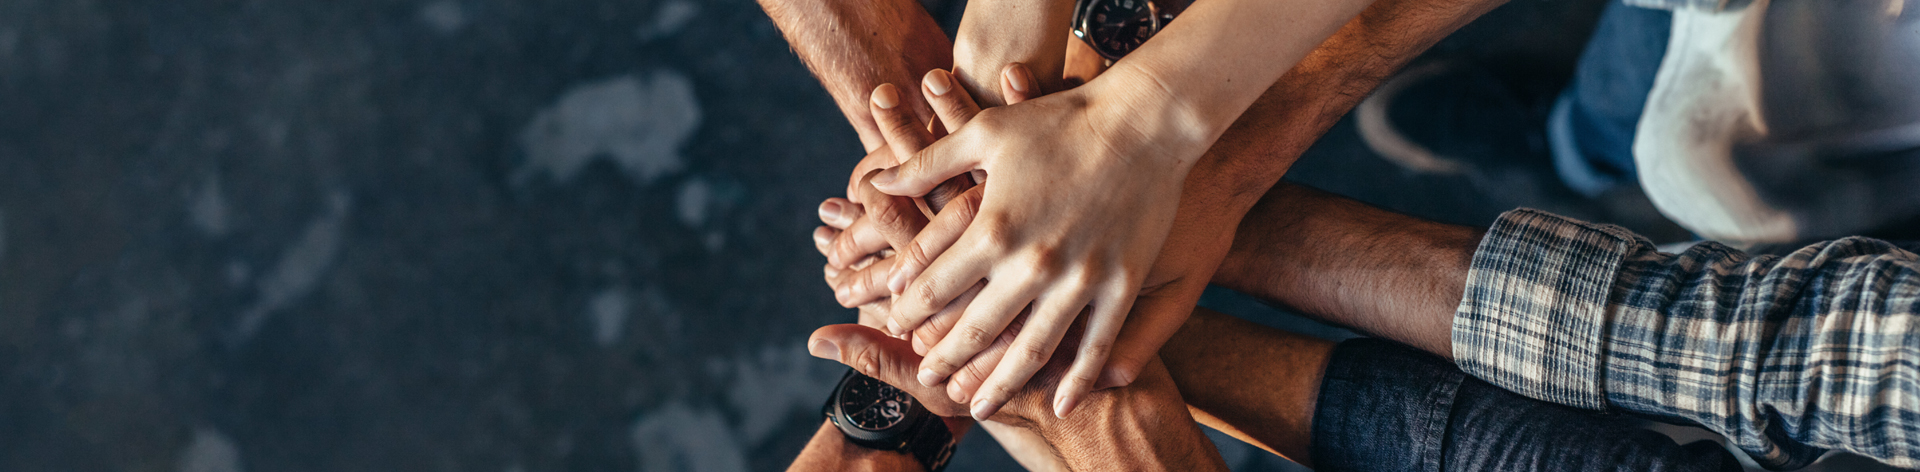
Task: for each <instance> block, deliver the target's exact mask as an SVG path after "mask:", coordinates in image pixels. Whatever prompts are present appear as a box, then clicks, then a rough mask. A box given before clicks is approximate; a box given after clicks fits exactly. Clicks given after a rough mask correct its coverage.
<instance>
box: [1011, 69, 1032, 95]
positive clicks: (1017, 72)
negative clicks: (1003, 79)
mask: <svg viewBox="0 0 1920 472" xmlns="http://www.w3.org/2000/svg"><path fill="white" fill-rule="evenodd" d="M1007 84H1009V85H1012V86H1013V89H1014V90H1016V91H1019V92H1020V93H1027V91H1028V90H1033V75H1032V74H1031V73H1029V72H1027V68H1025V67H1015V68H1013V69H1011V70H1008V71H1007Z"/></svg>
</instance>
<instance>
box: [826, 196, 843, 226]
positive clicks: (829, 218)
mask: <svg viewBox="0 0 1920 472" xmlns="http://www.w3.org/2000/svg"><path fill="white" fill-rule="evenodd" d="M845 210H846V209H845V208H841V207H840V202H836V201H832V200H828V201H825V202H821V203H820V221H825V222H828V223H832V222H835V221H840V213H841V212H842V211H845Z"/></svg>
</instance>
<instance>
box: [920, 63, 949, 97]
mask: <svg viewBox="0 0 1920 472" xmlns="http://www.w3.org/2000/svg"><path fill="white" fill-rule="evenodd" d="M921 82H924V83H926V85H927V91H928V92H933V94H934V95H935V96H940V95H946V94H947V91H949V90H953V79H952V78H949V77H948V76H947V71H944V70H940V69H934V70H931V71H927V78H926V79H923V80H921Z"/></svg>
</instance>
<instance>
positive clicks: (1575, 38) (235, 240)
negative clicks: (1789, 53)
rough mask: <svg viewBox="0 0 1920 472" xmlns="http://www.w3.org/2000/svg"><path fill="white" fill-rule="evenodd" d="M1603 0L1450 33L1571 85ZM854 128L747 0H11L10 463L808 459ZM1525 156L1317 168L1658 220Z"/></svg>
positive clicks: (1331, 178)
mask: <svg viewBox="0 0 1920 472" xmlns="http://www.w3.org/2000/svg"><path fill="white" fill-rule="evenodd" d="M934 6H935V8H934V11H936V12H937V13H939V15H940V16H942V17H943V19H944V20H946V21H948V22H949V24H951V23H952V22H953V21H954V20H955V17H954V13H955V12H957V11H958V10H959V9H958V6H959V4H958V3H957V2H954V3H948V2H939V3H937V4H935V5H934ZM1595 7H1596V5H1594V4H1592V3H1591V2H1546V1H1532V0H1521V1H1516V2H1515V3H1514V4H1512V5H1509V6H1507V7H1503V8H1502V9H1500V10H1497V11H1496V12H1495V13H1494V14H1493V15H1490V16H1489V17H1488V18H1487V19H1486V20H1484V21H1483V22H1481V23H1477V24H1476V25H1474V26H1471V27H1469V28H1468V30H1466V31H1464V32H1462V33H1461V34H1459V35H1457V36H1456V37H1454V38H1452V39H1450V40H1448V41H1447V42H1445V43H1443V44H1442V45H1441V46H1440V47H1438V48H1436V53H1435V57H1451V58H1456V59H1459V58H1465V59H1471V60H1474V61H1480V62H1484V63H1487V64H1495V65H1496V67H1499V68H1502V69H1503V70H1514V71H1522V72H1525V73H1524V74H1521V76H1523V77H1531V79H1528V80H1538V81H1541V82H1539V83H1542V84H1547V85H1543V86H1542V87H1546V88H1551V87H1552V84H1553V83H1554V82H1553V81H1555V80H1564V76H1565V74H1566V71H1567V69H1568V67H1570V64H1571V61H1572V59H1573V57H1574V55H1575V54H1576V53H1577V52H1578V47H1579V44H1580V40H1581V36H1582V35H1583V33H1581V32H1582V31H1585V29H1586V28H1588V27H1589V26H1588V25H1587V22H1590V21H1591V18H1592V16H1593V12H1594V11H1595ZM858 151H859V145H858V143H857V141H856V140H855V138H854V135H853V133H852V132H851V130H850V129H849V128H847V126H846V125H845V124H844V122H843V121H842V120H841V119H840V118H839V117H838V115H837V113H836V111H835V108H834V107H833V105H832V103H831V102H830V101H829V100H828V98H827V96H826V95H825V93H823V92H822V91H821V90H820V89H819V88H818V87H817V85H816V84H815V83H814V82H813V80H812V79H811V78H810V77H809V75H808V74H807V73H806V71H805V70H804V69H803V68H802V67H801V65H800V63H799V62H798V61H797V60H795V59H794V58H793V57H792V55H791V54H790V53H789V51H788V49H787V46H786V45H785V44H784V43H783V42H782V41H781V39H780V38H779V36H778V34H777V32H776V31H775V30H774V28H773V26H772V24H771V23H770V22H768V21H767V19H766V18H765V17H764V16H763V15H762V14H761V12H760V11H759V9H758V8H757V7H756V6H755V5H754V4H753V3H752V2H751V1H748V0H713V1H705V2H691V1H688V0H636V1H602V0H594V1H575V2H529V1H508V0H421V1H379V0H343V1H328V2H272V1H259V0H246V1H213V0H176V1H168V2H111V1H96V0H0V470H7V471H14V470H18V471H53V470H61V471H108V470H115V471H117V470H127V471H196V472H198V471H239V470H250V471H336V470H338V471H347V470H408V471H413V470H419V471H439V470H447V471H453V470H458V471H475V470H483V471H508V472H516V471H528V472H532V471H553V470H583V471H584V470H635V469H636V468H637V469H639V470H647V471H660V470H702V471H709V470H710V471H724V470H749V469H750V470H777V469H780V468H782V467H783V466H784V465H785V464H786V463H787V461H789V460H790V459H791V457H792V456H793V455H794V454H795V453H796V452H797V451H798V450H799V448H800V447H801V445H802V444H803V443H804V442H805V440H806V437H807V435H808V434H809V432H811V431H812V430H813V428H814V427H815V426H816V425H817V424H818V418H817V415H818V409H817V407H818V404H819V402H820V401H821V399H822V398H823V397H822V395H824V393H825V392H826V391H827V388H828V387H829V386H830V385H831V382H832V381H833V380H834V379H835V378H836V377H837V375H838V372H839V371H840V369H839V368H838V367H837V366H835V365H833V364H832V363H829V362H825V361H819V360H816V359H813V358H811V357H808V356H807V355H806V353H805V350H804V348H803V347H802V342H803V341H804V339H805V337H806V336H807V334H808V333H809V332H810V331H811V330H812V329H813V328H814V327H817V326H819V325H823V324H827V323H832V322H843V321H845V320H848V319H850V316H851V315H850V312H849V311H848V310H844V309H840V308H838V307H837V306H835V305H834V303H833V300H832V298H831V295H830V294H829V293H828V292H827V291H826V290H825V289H824V288H823V287H824V285H823V284H822V283H821V281H820V280H819V274H820V272H819V266H820V264H821V263H822V260H821V258H820V257H819V256H818V255H816V254H815V253H814V251H813V249H812V247H811V245H810V243H809V241H808V236H807V235H808V234H809V232H810V231H811V229H812V228H813V227H814V226H815V225H816V224H817V222H816V217H815V216H814V215H815V212H814V208H815V206H816V205H817V204H818V203H819V201H820V200H821V199H823V198H826V197H829V196H832V195H833V194H834V193H835V192H836V191H837V190H838V189H840V188H841V187H842V183H843V182H844V180H843V179H844V176H845V172H847V169H849V168H850V166H851V165H852V164H853V163H854V162H855V161H856V160H857V159H858V157H859V152H858ZM1514 162H1519V163H1520V164H1516V165H1512V166H1507V165H1498V166H1494V165H1490V166H1487V167H1485V169H1488V170H1486V171H1474V172H1469V173H1466V174H1460V175H1428V174H1421V173H1417V172H1412V171H1407V170H1402V169H1401V168H1399V167H1396V166H1394V165H1393V164H1391V163H1389V162H1386V161H1383V160H1381V159H1379V158H1378V157H1375V156H1373V155H1372V154H1370V153H1368V152H1367V151H1366V148H1365V147H1364V146H1363V145H1361V144H1360V142H1359V140H1358V138H1356V137H1355V134H1354V132H1353V130H1352V127H1351V126H1350V125H1349V124H1343V125H1342V126H1341V127H1340V128H1337V129H1335V130H1334V131H1333V132H1332V133H1330V134H1329V135H1328V136H1327V138H1326V139H1325V140H1323V142H1322V143H1321V145H1320V146H1319V147H1316V148H1315V149H1314V151H1313V152H1312V153H1310V155H1309V156H1308V157H1307V158H1306V159H1304V160H1303V161H1302V162H1301V163H1300V164H1299V165H1298V167H1297V170H1296V171H1295V173H1294V174H1293V176H1292V178H1294V179H1296V180H1300V181H1304V182H1309V183H1312V184H1315V185H1319V186H1323V187H1325V188H1328V189H1330V190H1334V191H1338V192H1342V193H1347V194H1351V195H1356V196H1358V197H1361V198H1363V199H1366V200H1369V201H1373V202H1376V203H1379V204H1382V205H1385V206H1388V207H1392V208H1396V209H1400V210H1403V211H1408V212H1412V213H1415V214H1420V215H1425V216H1430V217H1436V218H1440V219H1444V220H1448V221H1456V222H1463V223H1484V222H1487V221H1490V220H1491V219H1492V218H1493V216H1494V215H1496V214H1497V213H1498V212H1499V211H1501V210H1505V209H1508V208H1511V207H1514V206H1518V205H1533V206H1540V207H1545V208H1548V209H1552V210H1556V211H1561V212H1565V213H1569V214H1573V215H1575V216H1581V217H1588V218H1602V219H1616V220H1621V221H1626V222H1628V223H1629V224H1633V225H1636V227H1639V228H1643V229H1651V230H1659V229H1660V226H1659V224H1658V222H1657V216H1649V215H1651V213H1650V210H1648V209H1646V208H1644V207H1642V206H1635V205H1636V204H1635V203H1633V199H1632V198H1630V197H1624V198H1623V199H1621V200H1620V201H1624V202H1627V203H1618V202H1612V201H1602V202H1593V201H1585V200H1580V199H1576V198H1573V197H1572V196H1571V194H1570V193H1569V192H1567V191H1566V190H1564V189H1562V188H1560V187H1558V184H1556V183H1554V182H1553V181H1551V180H1547V179H1544V178H1543V177H1545V174H1544V173H1542V172H1540V170H1541V169H1542V168H1543V167H1541V166H1540V165H1538V164H1540V163H1539V162H1533V163H1531V164H1529V163H1528V162H1530V161H1527V160H1526V159H1517V160H1515V161H1514ZM1501 169H1504V170H1501ZM1640 205H1644V204H1643V203H1642V204H1640ZM1209 303H1211V304H1216V305H1219V306H1222V307H1224V308H1226V309H1228V310H1229V311H1232V312H1235V313H1238V314H1242V315H1244V316H1249V317H1254V318H1257V319H1261V320H1263V321H1265V322H1269V323H1272V324H1276V325H1280V326H1287V327H1290V328H1294V329H1313V328H1310V327H1309V326H1310V325H1307V324H1304V322H1302V321H1300V320H1298V319H1297V318H1289V317H1287V316H1285V315H1283V314H1278V313H1277V312H1274V311H1272V310H1269V309H1265V308H1262V307H1259V306H1258V305H1257V304H1254V303H1252V302H1248V301H1246V300H1244V299H1238V298H1234V296H1233V295H1232V294H1224V293H1223V294H1215V295H1213V296H1210V297H1209ZM1320 332H1326V333H1333V332H1332V331H1320ZM1225 451H1226V452H1227V454H1228V457H1229V458H1230V459H1232V460H1233V461H1235V464H1236V466H1237V467H1238V468H1240V469H1242V470H1261V469H1271V470H1281V469H1286V468H1288V467H1289V465H1287V464H1285V463H1284V461H1281V460H1279V459H1277V458H1272V457H1268V456H1265V455H1264V454H1256V452H1257V451H1255V450H1253V449H1250V448H1247V447H1246V446H1244V445H1229V446H1225ZM1010 466H1012V463H1011V462H1010V461H1009V459H1008V458H1007V457H1006V456H1005V455H1004V454H1003V453H1000V452H998V451H997V450H996V448H995V446H994V445H993V444H992V443H991V441H989V440H986V439H985V437H984V436H977V437H975V438H973V439H969V440H968V441H967V443H966V445H965V446H964V449H963V452H962V453H961V455H960V456H959V458H958V459H956V462H955V465H954V469H953V470H999V469H1003V468H1006V467H1010Z"/></svg>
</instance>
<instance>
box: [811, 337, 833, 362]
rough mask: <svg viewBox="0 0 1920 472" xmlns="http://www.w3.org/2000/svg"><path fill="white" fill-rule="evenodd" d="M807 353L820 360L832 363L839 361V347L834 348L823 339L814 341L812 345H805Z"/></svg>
mask: <svg viewBox="0 0 1920 472" xmlns="http://www.w3.org/2000/svg"><path fill="white" fill-rule="evenodd" d="M807 353H808V354H813V357H818V358H821V359H827V360H832V361H837V360H840V346H835V345H833V343H830V342H827V340H825V339H815V340H813V342H812V343H809V344H807Z"/></svg>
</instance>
